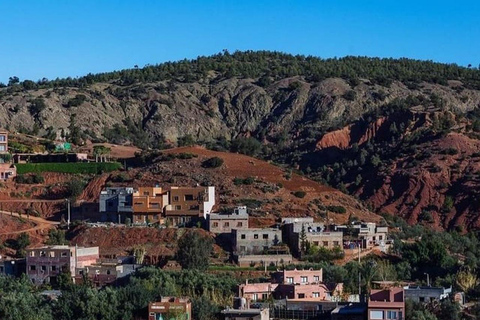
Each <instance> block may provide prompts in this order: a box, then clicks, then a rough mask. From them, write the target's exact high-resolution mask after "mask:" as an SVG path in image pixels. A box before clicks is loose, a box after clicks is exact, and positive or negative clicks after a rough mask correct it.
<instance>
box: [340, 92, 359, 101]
mask: <svg viewBox="0 0 480 320" xmlns="http://www.w3.org/2000/svg"><path fill="white" fill-rule="evenodd" d="M342 97H343V99H345V100H347V101H353V100H355V98H356V97H357V93H356V92H355V91H353V90H349V91H347V92H345V93H344V94H343V96H342Z"/></svg>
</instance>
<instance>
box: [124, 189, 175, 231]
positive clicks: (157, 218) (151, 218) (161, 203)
mask: <svg viewBox="0 0 480 320" xmlns="http://www.w3.org/2000/svg"><path fill="white" fill-rule="evenodd" d="M167 204H168V193H167V192H166V191H164V190H163V189H162V188H160V187H140V188H138V189H136V190H135V191H134V192H133V221H132V222H133V223H134V224H148V223H155V222H158V223H162V222H163V211H164V208H165V206H166V205H167Z"/></svg>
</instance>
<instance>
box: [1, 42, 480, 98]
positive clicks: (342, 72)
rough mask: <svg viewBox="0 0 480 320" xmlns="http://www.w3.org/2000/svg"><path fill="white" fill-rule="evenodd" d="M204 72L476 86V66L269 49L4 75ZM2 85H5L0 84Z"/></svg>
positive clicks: (127, 81)
mask: <svg viewBox="0 0 480 320" xmlns="http://www.w3.org/2000/svg"><path fill="white" fill-rule="evenodd" d="M210 71H215V72H216V73H217V74H218V76H220V77H225V78H231V77H244V78H258V84H259V85H262V86H265V85H268V84H270V83H271V82H272V81H275V80H279V79H282V78H287V77H294V76H303V77H305V78H306V79H307V80H309V81H312V82H317V81H321V80H323V79H326V78H330V77H341V78H344V79H347V80H349V81H350V83H351V84H352V85H356V84H358V83H359V79H361V78H366V79H369V80H370V81H372V82H374V83H377V84H380V85H385V86H388V85H390V83H391V82H392V81H394V80H398V81H401V82H404V83H406V84H407V85H412V86H414V85H415V84H417V83H419V82H421V81H426V82H430V83H439V84H446V83H447V80H460V81H463V82H464V84H465V85H466V86H467V87H470V88H477V89H479V88H480V71H479V69H478V68H471V67H468V68H465V67H461V66H458V65H456V64H444V63H436V62H433V61H421V60H414V59H407V58H401V59H393V58H369V57H354V56H347V57H343V58H329V59H322V58H319V57H314V56H304V55H291V54H286V53H282V52H275V51H235V52H234V53H229V52H228V51H226V50H225V51H223V52H222V53H218V54H215V55H212V56H208V57H206V56H199V57H197V58H196V59H192V60H187V59H184V60H181V61H176V62H165V63H161V64H157V65H146V66H145V67H143V68H138V67H135V68H132V69H125V70H120V71H113V72H105V73H98V74H91V73H89V74H87V75H86V76H82V77H78V78H71V77H68V78H64V79H60V78H57V79H55V80H48V79H46V78H43V79H41V80H38V81H36V82H35V81H32V80H24V81H20V79H19V78H18V77H16V76H13V77H10V80H9V82H8V86H9V87H15V86H17V87H19V88H22V89H24V90H32V89H39V88H57V87H79V88H81V87H86V86H88V85H91V84H94V83H98V82H115V83H116V84H119V85H132V84H134V83H138V82H141V83H144V82H156V81H165V80H177V81H183V82H195V81H198V80H200V79H206V78H207V77H208V76H209V72H210ZM3 86H5V85H3Z"/></svg>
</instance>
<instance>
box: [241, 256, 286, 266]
mask: <svg viewBox="0 0 480 320" xmlns="http://www.w3.org/2000/svg"><path fill="white" fill-rule="evenodd" d="M292 261H293V257H292V255H290V254H271V255H260V254H259V255H242V256H238V257H237V262H238V265H239V266H240V267H249V266H250V265H254V266H259V265H267V266H269V265H271V264H272V263H273V264H274V265H276V266H279V267H280V266H282V265H286V264H290V263H292Z"/></svg>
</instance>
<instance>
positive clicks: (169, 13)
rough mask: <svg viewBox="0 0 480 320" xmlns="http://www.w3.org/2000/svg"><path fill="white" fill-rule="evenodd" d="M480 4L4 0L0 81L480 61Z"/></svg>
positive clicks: (0, 22)
mask: <svg viewBox="0 0 480 320" xmlns="http://www.w3.org/2000/svg"><path fill="white" fill-rule="evenodd" d="M479 14H480V1H448V2H447V1H442V0H438V1H421V0H417V1H410V0H381V1H362V0H352V1H341V0H329V1H322V0H312V1H306V0H305V1H302V0H291V1H282V0H275V1H261V0H253V1H252V0H231V1H214V0H197V1H181V0H171V1H160V0H157V1H155V0H149V1H147V0H145V1H142V0H135V1H133V0H132V1H122V0H116V1H113V0H58V1H55V0H50V1H46V0H19V1H17V0H1V1H0V82H7V81H8V77H10V76H13V75H15V76H18V77H20V79H21V80H25V79H31V80H38V79H40V78H42V77H46V78H49V79H54V78H56V77H66V76H72V77H75V76H81V75H84V74H86V73H88V72H93V73H96V72H103V71H112V70H119V69H123V68H131V67H133V66H134V65H139V66H144V65H145V64H156V63H161V62H164V61H172V60H178V59H183V58H195V57H197V56H199V55H210V54H214V53H217V52H220V51H221V50H222V49H228V50H229V51H234V50H277V51H283V52H287V53H293V54H305V55H314V56H319V57H323V58H326V57H335V56H336V57H341V56H345V55H362V56H364V55H365V56H379V57H409V58H416V59H427V60H434V61H440V62H454V63H458V64H460V65H467V64H470V63H471V64H472V65H474V66H478V65H479V63H480V55H479V52H480V15H479Z"/></svg>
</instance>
